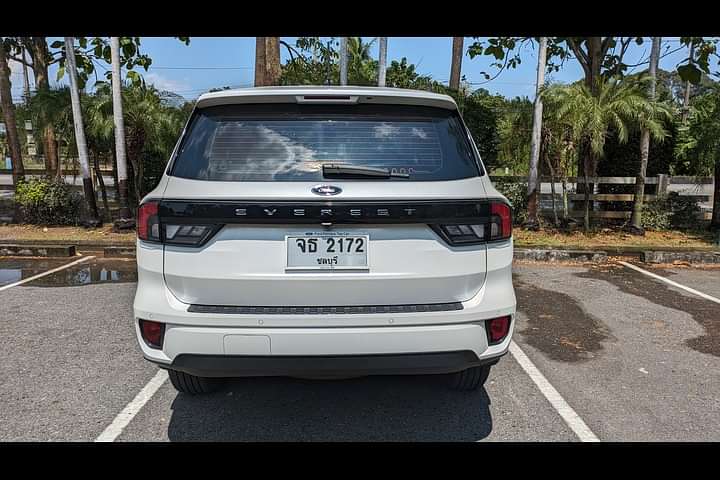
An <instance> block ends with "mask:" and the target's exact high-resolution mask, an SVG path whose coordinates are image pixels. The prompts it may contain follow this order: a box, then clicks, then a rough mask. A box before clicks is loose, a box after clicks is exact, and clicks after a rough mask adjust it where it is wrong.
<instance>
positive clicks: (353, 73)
mask: <svg viewBox="0 0 720 480" xmlns="http://www.w3.org/2000/svg"><path fill="white" fill-rule="evenodd" d="M376 41H377V38H373V39H372V40H370V41H369V42H364V41H363V39H362V37H348V38H347V50H348V52H347V53H348V60H347V61H348V81H349V83H351V84H352V85H375V84H376V82H377V74H378V67H377V65H378V62H377V60H375V59H373V58H372V57H371V56H370V49H371V48H372V46H373V44H374V43H375V42H376Z"/></svg>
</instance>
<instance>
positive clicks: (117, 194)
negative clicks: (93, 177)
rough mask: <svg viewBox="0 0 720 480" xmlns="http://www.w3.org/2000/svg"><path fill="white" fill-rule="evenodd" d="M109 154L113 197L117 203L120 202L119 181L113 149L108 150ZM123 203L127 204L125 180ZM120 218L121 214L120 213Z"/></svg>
mask: <svg viewBox="0 0 720 480" xmlns="http://www.w3.org/2000/svg"><path fill="white" fill-rule="evenodd" d="M110 155H111V159H112V172H113V182H115V198H116V199H117V202H118V204H119V203H120V181H119V180H118V170H117V160H116V158H115V150H114V149H111V150H110ZM125 202H126V203H125V205H126V206H127V182H125ZM121 218H122V215H121Z"/></svg>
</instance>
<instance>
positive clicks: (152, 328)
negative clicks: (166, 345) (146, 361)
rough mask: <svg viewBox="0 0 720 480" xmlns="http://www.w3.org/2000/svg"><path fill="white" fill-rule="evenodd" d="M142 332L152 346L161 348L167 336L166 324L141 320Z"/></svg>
mask: <svg viewBox="0 0 720 480" xmlns="http://www.w3.org/2000/svg"><path fill="white" fill-rule="evenodd" d="M140 334H141V335H142V338H143V340H145V343H147V345H148V346H149V347H150V348H155V349H158V350H159V349H161V348H162V345H163V339H164V338H165V324H164V323H160V322H152V321H150V320H140Z"/></svg>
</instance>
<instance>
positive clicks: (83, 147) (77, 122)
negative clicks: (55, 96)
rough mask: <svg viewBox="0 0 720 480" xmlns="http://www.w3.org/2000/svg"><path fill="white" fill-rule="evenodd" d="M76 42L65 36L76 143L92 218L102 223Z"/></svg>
mask: <svg viewBox="0 0 720 480" xmlns="http://www.w3.org/2000/svg"><path fill="white" fill-rule="evenodd" d="M74 43H75V40H74V38H73V37H65V52H66V58H65V66H66V69H67V72H68V77H70V99H71V103H72V112H73V125H74V127H75V143H76V144H77V151H78V160H79V161H80V169H81V170H82V177H83V187H84V190H85V201H86V202H87V205H88V209H89V211H90V217H91V218H90V220H91V222H93V223H101V221H100V217H99V215H98V210H97V203H96V201H95V189H94V188H93V182H92V177H91V176H90V162H89V158H88V149H87V142H86V140H85V128H84V126H83V120H82V109H81V108H80V92H79V91H78V83H77V71H76V67H75V46H74Z"/></svg>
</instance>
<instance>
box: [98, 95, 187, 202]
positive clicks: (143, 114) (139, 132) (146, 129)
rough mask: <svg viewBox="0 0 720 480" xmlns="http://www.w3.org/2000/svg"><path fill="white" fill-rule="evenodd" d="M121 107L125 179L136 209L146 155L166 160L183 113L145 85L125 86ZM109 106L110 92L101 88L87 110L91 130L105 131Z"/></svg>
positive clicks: (142, 190) (143, 188) (144, 189)
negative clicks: (105, 117)
mask: <svg viewBox="0 0 720 480" xmlns="http://www.w3.org/2000/svg"><path fill="white" fill-rule="evenodd" d="M122 103H123V123H124V125H125V143H126V145H127V158H128V160H129V163H128V167H129V169H128V170H129V171H130V174H131V175H129V176H128V177H129V179H131V180H132V181H131V182H128V183H129V191H130V195H129V197H130V198H131V200H132V201H131V204H132V206H133V207H135V206H137V203H138V202H139V201H140V200H141V199H142V197H143V196H144V195H145V193H147V190H148V186H147V185H146V183H147V182H146V181H145V180H146V179H145V177H144V169H145V163H144V158H145V156H146V154H148V153H154V154H156V155H158V156H161V157H163V158H166V159H167V158H168V157H169V155H170V153H171V151H172V148H173V146H174V144H175V140H176V139H177V136H178V134H179V132H180V130H182V126H183V122H184V119H185V113H184V112H183V111H182V110H179V109H175V108H171V107H169V106H167V105H165V104H164V103H163V100H162V97H161V95H160V93H159V92H158V90H157V89H156V88H155V87H153V86H152V85H146V84H144V83H141V84H139V85H132V84H127V85H124V86H123V90H122ZM112 105H113V99H112V94H111V92H110V88H108V86H107V85H101V86H100V87H99V88H98V89H97V91H96V93H95V98H94V100H93V102H92V105H91V107H90V109H89V117H90V123H91V124H93V125H94V126H93V129H95V128H96V129H97V131H98V132H102V131H103V130H104V129H106V128H107V123H106V122H107V120H106V119H105V120H104V119H103V115H107V112H109V111H112ZM93 131H95V130H93Z"/></svg>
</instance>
